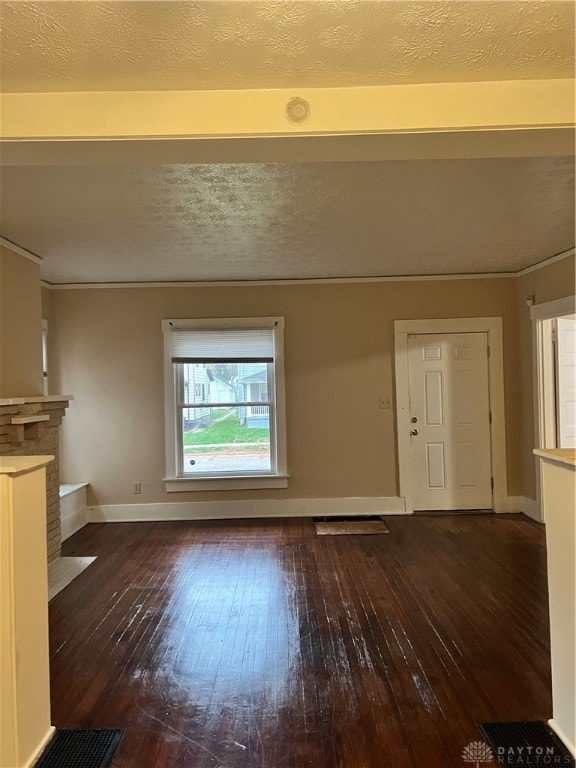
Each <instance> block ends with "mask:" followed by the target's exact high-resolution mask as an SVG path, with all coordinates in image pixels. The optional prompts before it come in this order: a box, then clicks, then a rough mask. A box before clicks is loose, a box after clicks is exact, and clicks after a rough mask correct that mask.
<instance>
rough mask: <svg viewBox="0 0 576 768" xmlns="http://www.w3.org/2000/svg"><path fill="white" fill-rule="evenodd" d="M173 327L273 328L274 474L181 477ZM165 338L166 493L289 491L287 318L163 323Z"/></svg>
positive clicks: (271, 428) (179, 320)
mask: <svg viewBox="0 0 576 768" xmlns="http://www.w3.org/2000/svg"><path fill="white" fill-rule="evenodd" d="M174 326H177V327H178V328H207V329H212V328H213V329H226V328H230V329H237V328H272V329H273V330H274V363H273V365H274V385H275V386H274V395H275V397H274V400H273V402H274V401H275V406H274V408H273V409H271V412H272V410H273V412H274V413H275V415H276V418H275V424H271V425H270V430H271V443H272V441H274V445H272V444H271V450H272V451H275V455H276V471H275V472H236V473H234V474H229V475H226V474H223V473H218V474H216V473H215V474H213V475H208V474H205V475H198V476H197V477H179V476H178V461H179V458H178V457H179V454H180V449H179V445H178V429H177V427H176V417H177V411H178V397H177V391H176V388H177V378H178V377H177V376H175V375H174V364H173V363H172V360H171V357H170V344H169V334H170V331H171V330H172V328H173V327H174ZM162 331H163V335H164V429H165V451H166V476H165V477H164V478H163V481H164V483H165V487H166V491H168V492H173V491H209V490H242V489H258V488H286V487H287V486H288V470H287V460H286V393H285V377H284V318H283V317H238V318H195V319H179V318H177V319H166V320H162Z"/></svg>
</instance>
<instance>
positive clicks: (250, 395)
mask: <svg viewBox="0 0 576 768" xmlns="http://www.w3.org/2000/svg"><path fill="white" fill-rule="evenodd" d="M271 368H272V364H271V363H265V362H238V363H236V362H225V363H224V362H212V363H210V362H204V363H195V364H191V363H181V364H179V365H178V374H177V375H178V378H179V387H178V390H179V392H180V398H179V399H180V410H181V435H182V453H181V455H182V474H195V473H197V474H203V475H204V474H207V473H212V472H227V473H234V472H247V471H256V472H270V471H271V470H272V461H271V458H272V457H271V442H270V401H269V399H268V382H269V379H270V378H271V377H272V375H273V372H272V370H271Z"/></svg>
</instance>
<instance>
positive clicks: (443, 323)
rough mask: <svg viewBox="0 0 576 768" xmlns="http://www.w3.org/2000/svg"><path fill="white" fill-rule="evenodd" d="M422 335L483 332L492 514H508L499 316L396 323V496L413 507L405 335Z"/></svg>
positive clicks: (500, 323) (407, 505) (411, 508)
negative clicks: (489, 416) (486, 355)
mask: <svg viewBox="0 0 576 768" xmlns="http://www.w3.org/2000/svg"><path fill="white" fill-rule="evenodd" d="M416 333H417V334H425V333H486V334H487V336H488V345H489V347H490V357H489V360H488V378H489V388H490V410H491V413H492V424H491V426H490V436H491V442H492V477H493V478H494V493H493V504H494V511H495V512H509V511H512V510H510V508H509V507H510V504H509V502H508V478H507V473H506V426H505V412H504V356H503V344H502V318H501V317H458V318H448V319H444V320H396V321H395V322H394V352H395V369H396V370H395V381H396V424H397V428H398V470H399V475H400V496H403V497H404V499H405V504H406V511H407V512H411V511H413V509H414V506H413V493H412V467H411V462H410V402H409V396H408V335H409V334H416Z"/></svg>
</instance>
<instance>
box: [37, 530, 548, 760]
mask: <svg viewBox="0 0 576 768" xmlns="http://www.w3.org/2000/svg"><path fill="white" fill-rule="evenodd" d="M386 522H387V524H388V527H389V529H390V533H389V534H381V535H373V536H316V535H315V532H314V527H313V523H312V521H310V520H278V521H236V522H234V521H229V522H228V521H227V522H197V523H178V522H171V523H170V522H169V523H124V524H108V525H89V526H87V527H86V528H84V529H83V530H82V531H80V532H79V533H78V534H76V535H75V536H74V537H73V538H71V539H69V540H68V541H67V542H66V543H65V546H64V552H63V554H64V555H97V558H98V559H97V560H96V562H95V563H94V564H93V565H91V566H90V567H89V568H88V569H87V570H86V571H85V572H84V573H83V574H82V575H81V576H80V577H79V578H78V579H76V581H74V582H73V583H72V584H71V585H70V586H69V587H67V588H66V589H65V590H64V591H63V592H61V593H60V594H59V595H58V596H57V597H56V598H54V600H53V601H52V602H51V604H50V625H51V673H52V719H53V722H54V724H55V725H56V726H57V727H60V728H65V727H67V728H107V727H122V728H124V729H125V732H124V736H123V739H122V742H121V744H120V746H119V748H118V750H117V752H116V755H115V758H114V762H113V765H114V766H117V768H180V767H182V768H305V767H306V766H313V767H314V768H403V767H405V768H409V767H410V768H412V767H414V768H416V767H417V768H436V767H437V766H438V767H439V768H440V767H443V768H444V767H449V766H458V767H459V768H462V766H463V765H466V763H464V762H463V761H462V752H463V750H464V748H465V747H466V745H467V744H468V743H469V742H471V741H477V740H480V739H481V736H480V733H479V731H478V728H477V724H478V723H479V722H483V721H495V720H496V721H499V720H546V719H548V718H549V717H550V716H551V696H550V668H549V664H550V662H549V638H548V609H547V588H546V555H545V544H544V530H543V528H542V527H540V526H538V525H537V524H535V523H531V522H530V521H528V520H527V518H524V517H522V516H519V515H516V516H495V515H479V516H470V515H465V516H462V517H458V516H456V515H450V516H436V517H425V516H419V517H389V518H387V520H386Z"/></svg>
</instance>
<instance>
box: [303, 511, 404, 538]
mask: <svg viewBox="0 0 576 768" xmlns="http://www.w3.org/2000/svg"><path fill="white" fill-rule="evenodd" d="M314 527H315V528H316V534H317V535H318V536H357V535H362V534H374V533H390V530H389V528H388V526H387V525H386V523H385V522H384V521H383V520H382V518H381V517H380V516H378V515H377V516H362V517H360V516H358V517H356V516H355V517H332V518H330V517H315V518H314Z"/></svg>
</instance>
